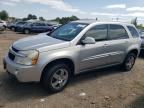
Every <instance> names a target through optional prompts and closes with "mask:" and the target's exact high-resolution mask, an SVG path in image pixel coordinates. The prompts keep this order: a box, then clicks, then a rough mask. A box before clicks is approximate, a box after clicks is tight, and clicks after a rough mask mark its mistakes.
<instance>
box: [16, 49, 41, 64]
mask: <svg viewBox="0 0 144 108" xmlns="http://www.w3.org/2000/svg"><path fill="white" fill-rule="evenodd" d="M38 57H39V52H38V51H37V50H30V51H20V52H19V56H16V57H15V62H16V63H18V64H22V65H35V64H36V63H37V61H38Z"/></svg>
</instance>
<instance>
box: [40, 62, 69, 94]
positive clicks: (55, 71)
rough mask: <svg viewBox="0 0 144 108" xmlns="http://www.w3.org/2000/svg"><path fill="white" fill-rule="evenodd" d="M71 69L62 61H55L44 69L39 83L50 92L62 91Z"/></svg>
mask: <svg viewBox="0 0 144 108" xmlns="http://www.w3.org/2000/svg"><path fill="white" fill-rule="evenodd" d="M70 74H71V70H70V69H69V67H68V66H67V65H66V64H64V63H57V64H56V65H53V66H51V67H50V68H45V69H44V74H43V75H42V80H41V83H42V85H43V87H44V88H45V89H46V90H48V91H49V92H51V93H57V92H60V91H62V90H63V89H64V88H65V87H66V85H67V84H68V82H69V79H70Z"/></svg>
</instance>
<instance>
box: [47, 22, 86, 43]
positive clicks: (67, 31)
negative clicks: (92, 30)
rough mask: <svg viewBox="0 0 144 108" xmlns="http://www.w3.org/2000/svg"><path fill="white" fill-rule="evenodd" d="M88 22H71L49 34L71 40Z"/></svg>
mask: <svg viewBox="0 0 144 108" xmlns="http://www.w3.org/2000/svg"><path fill="white" fill-rule="evenodd" d="M87 25H88V24H85V23H76V22H71V23H68V24H65V25H63V26H61V27H59V28H58V29H56V30H54V31H53V32H52V33H50V34H48V35H50V36H51V37H53V38H56V39H60V40H65V41H71V40H72V39H74V38H75V37H76V36H77V35H78V34H79V33H80V32H81V31H82V30H83V29H84V28H85V27H86V26H87Z"/></svg>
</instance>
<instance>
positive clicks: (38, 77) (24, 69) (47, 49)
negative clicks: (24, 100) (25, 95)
mask: <svg viewBox="0 0 144 108" xmlns="http://www.w3.org/2000/svg"><path fill="white" fill-rule="evenodd" d="M140 45H141V39H140V36H139V34H138V32H137V30H136V28H135V27H134V26H133V25H131V24H125V23H120V22H95V21H91V20H79V21H74V22H70V23H68V24H66V25H63V26H61V27H59V28H57V29H56V30H55V31H53V32H50V33H43V34H39V35H37V36H32V37H28V38H24V39H20V40H18V41H16V42H14V43H13V44H12V45H11V47H10V49H9V53H8V55H7V56H6V57H5V58H4V68H5V69H6V71H7V72H8V73H9V74H10V75H13V76H15V77H16V78H17V79H18V80H19V81H20V82H33V81H34V82H35V81H36V82H37V81H38V82H39V81H40V82H41V83H42V85H43V86H44V87H45V88H46V89H48V90H49V91H52V92H59V91H61V90H63V89H64V88H65V86H66V85H67V83H68V81H69V79H70V77H71V75H76V74H79V73H82V72H85V71H88V70H92V69H97V68H104V67H108V66H113V65H120V66H121V67H122V68H123V69H124V70H126V71H129V70H131V69H132V67H133V65H134V63H135V60H136V58H137V56H138V54H139V52H140Z"/></svg>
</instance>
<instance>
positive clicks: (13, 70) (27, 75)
mask: <svg viewBox="0 0 144 108" xmlns="http://www.w3.org/2000/svg"><path fill="white" fill-rule="evenodd" d="M3 64H4V69H5V70H6V71H7V72H9V73H10V74H12V75H14V76H15V77H16V78H17V80H18V81H20V82H39V81H40V76H41V74H40V72H39V69H37V66H24V65H19V64H16V63H14V62H13V61H12V60H10V59H9V57H8V56H6V57H5V58H4V62H3Z"/></svg>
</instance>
